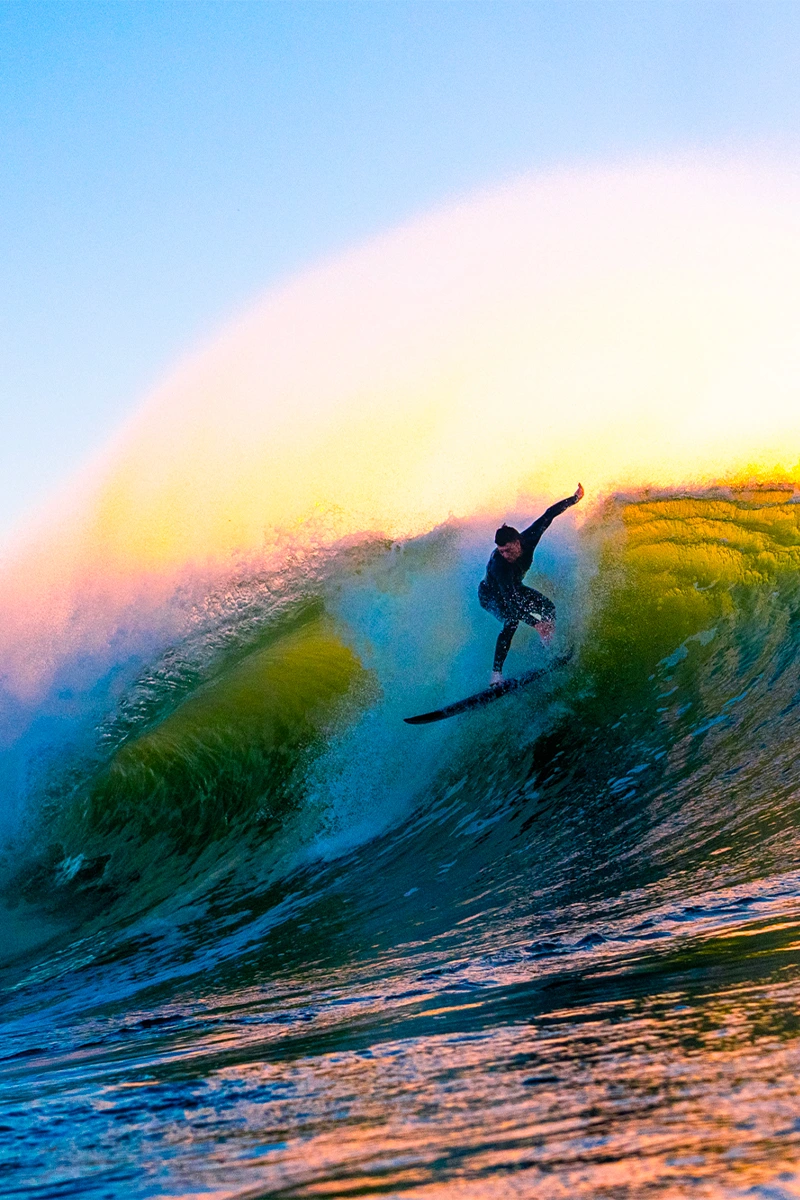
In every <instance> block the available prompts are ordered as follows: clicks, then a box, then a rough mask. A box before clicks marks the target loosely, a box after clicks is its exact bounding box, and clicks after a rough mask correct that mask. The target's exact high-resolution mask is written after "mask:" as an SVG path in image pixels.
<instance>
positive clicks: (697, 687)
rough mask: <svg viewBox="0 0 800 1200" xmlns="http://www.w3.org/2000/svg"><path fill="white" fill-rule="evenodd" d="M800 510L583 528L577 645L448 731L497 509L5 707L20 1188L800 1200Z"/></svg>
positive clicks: (210, 616) (15, 1143)
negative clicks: (430, 718)
mask: <svg viewBox="0 0 800 1200" xmlns="http://www.w3.org/2000/svg"><path fill="white" fill-rule="evenodd" d="M797 498H798V497H797V495H796V493H795V492H794V490H793V489H792V488H791V487H788V486H776V487H774V488H771V489H770V488H767V487H763V488H759V489H753V490H750V491H745V490H731V489H728V490H724V489H716V490H708V489H706V490H697V491H695V492H691V493H688V492H687V493H681V494H671V493H666V492H665V493H652V494H631V495H618V496H616V497H614V498H612V499H610V500H608V501H607V502H605V503H604V504H602V505H600V506H598V507H597V508H596V509H595V511H594V512H593V513H592V514H591V515H590V518H589V519H588V520H587V522H586V523H585V524H584V525H583V526H582V527H581V529H580V530H579V531H576V530H575V528H574V527H573V526H571V525H569V523H568V522H566V521H565V522H563V523H562V524H561V525H559V524H558V523H556V525H554V526H553V527H552V529H551V530H550V531H549V533H548V534H547V536H546V538H545V540H544V541H543V542H542V544H541V547H540V549H539V551H537V557H536V563H535V570H534V572H533V573H532V575H531V577H530V579H531V582H532V583H534V584H535V585H536V586H538V587H540V588H541V589H542V590H544V591H546V592H547V593H548V594H549V595H552V596H553V597H554V599H555V600H556V603H557V605H558V611H559V632H558V636H557V644H556V646H555V648H554V651H553V653H558V652H559V651H560V650H562V649H564V648H566V647H572V648H574V654H573V657H572V659H571V661H570V662H569V664H568V665H567V666H566V667H562V668H560V669H558V670H555V671H553V672H552V673H551V674H550V675H549V676H548V677H547V678H546V679H545V681H544V682H543V683H541V684H538V685H536V686H535V687H532V688H530V689H528V690H526V691H524V692H522V693H520V694H516V695H513V696H509V697H507V698H505V699H503V700H502V701H498V702H497V703H496V704H494V705H492V706H490V707H488V708H486V709H484V710H482V711H478V712H474V713H472V714H469V715H466V716H463V717H460V718H455V719H453V720H451V721H447V722H443V723H441V724H439V725H435V726H429V727H409V726H407V725H405V724H404V723H403V720H402V718H403V716H408V715H411V714H413V713H415V712H421V711H426V710H427V709H430V708H432V707H435V706H438V705H439V704H441V703H443V702H445V701H447V700H450V699H457V698H459V697H460V696H461V695H464V694H467V693H468V692H470V691H473V690H475V689H476V688H478V687H480V686H483V684H484V683H485V682H486V679H487V676H488V670H489V667H490V663H491V653H492V646H493V642H494V638H495V636H496V633H497V626H496V624H495V623H494V622H493V621H492V619H491V618H490V617H488V616H487V615H486V614H485V613H483V612H482V611H481V610H480V609H479V607H478V605H477V601H476V597H475V588H476V585H477V581H478V579H479V578H480V576H481V573H482V569H483V563H484V560H485V558H486V556H487V554H488V549H489V548H490V546H491V536H490V533H491V523H490V524H487V525H483V524H480V523H473V524H469V523H466V524H465V523H462V524H457V523H454V524H451V525H446V526H443V527H441V528H437V529H435V530H432V531H431V532H430V533H428V534H427V535H425V536H422V537H419V538H416V539H414V540H412V541H408V542H405V543H392V542H388V541H385V540H381V539H377V538H374V537H371V538H365V539H362V540H360V541H359V539H350V540H349V541H348V542H347V544H346V545H345V544H342V545H340V546H338V547H334V548H333V549H332V550H330V551H327V552H326V553H324V554H322V553H314V552H312V551H311V550H310V549H309V553H308V554H307V555H305V556H304V555H303V554H298V555H296V556H295V557H294V558H293V559H292V561H291V562H287V563H285V564H284V566H283V569H282V571H281V573H280V575H276V574H274V573H273V574H270V573H269V572H267V571H266V569H265V570H264V571H261V572H259V571H257V570H255V569H248V570H245V569H242V570H241V571H240V572H239V573H238V574H237V575H235V576H231V577H230V578H229V579H227V580H226V581H225V584H224V585H220V584H217V585H216V586H215V587H214V588H208V589H207V590H206V591H205V592H204V591H203V590H202V589H200V588H199V585H198V587H197V588H195V589H194V590H191V589H190V590H189V591H188V592H187V591H186V590H185V589H184V592H183V593H182V595H181V597H180V598H178V599H176V601H175V603H176V605H177V608H176V611H178V610H179V612H180V619H177V618H176V620H175V621H173V622H172V623H171V624H169V623H168V624H167V625H164V626H162V627H160V628H159V630H155V629H149V628H148V627H147V621H146V620H145V619H144V618H143V619H142V621H141V622H140V624H139V625H138V626H136V627H135V631H134V633H131V632H130V631H128V633H127V634H126V635H125V636H124V637H123V636H122V635H120V638H119V639H118V640H117V641H116V642H115V641H114V640H113V639H112V640H111V641H110V642H109V644H108V645H107V647H106V648H105V650H104V656H105V657H103V656H99V657H98V655H97V654H96V655H95V657H94V658H93V659H92V661H91V662H87V660H86V657H85V656H84V657H81V656H80V655H76V656H75V657H74V659H73V660H71V661H68V662H65V663H64V664H63V666H62V667H61V668H60V670H59V672H58V677H57V678H56V679H55V680H54V683H53V685H52V688H51V690H50V692H49V693H48V695H47V696H46V697H44V698H43V699H41V700H40V701H39V702H38V708H37V709H36V711H35V712H33V713H32V714H30V715H29V717H28V718H27V719H26V720H25V721H24V722H20V721H19V720H18V718H17V717H16V716H15V710H14V704H13V702H12V700H11V698H6V700H4V704H3V708H2V714H3V717H2V720H3V722H4V740H3V743H2V744H3V751H2V761H1V762H0V775H1V778H2V784H3V788H4V791H5V794H6V796H7V798H8V803H7V804H6V806H5V812H6V826H5V832H4V838H5V843H4V844H5V850H4V854H3V860H2V875H1V876H0V885H1V886H0V917H2V921H1V922H0V924H1V925H2V930H3V933H2V957H1V958H0V984H2V1009H1V1010H0V1015H1V1017H2V1042H0V1110H1V1111H0V1145H2V1155H1V1158H0V1194H2V1195H3V1196H4V1197H16V1196H20V1197H21V1196H25V1197H31V1198H33V1197H36V1198H41V1200H44V1198H45V1197H48V1198H49V1197H53V1198H55V1197H71V1196H76V1197H78V1196H79V1197H85V1198H91V1200H95V1198H96V1200H101V1198H103V1197H120V1196H125V1197H133V1198H137V1200H138V1198H141V1200H144V1198H146V1197H153V1198H155V1197H163V1198H166V1197H170V1198H173V1197H174V1198H177V1197H208V1198H209V1200H211V1198H213V1200H223V1197H226V1198H227V1197H242V1198H244V1197H252V1198H256V1197H267V1196H270V1197H286V1198H288V1197H298V1198H299V1197H312V1196H313V1197H371V1196H382V1197H400V1196H402V1197H406V1196H408V1197H411V1196H413V1197H419V1198H420V1200H423V1198H427V1197H438V1196H443V1197H448V1198H450V1197H452V1198H453V1200H462V1198H467V1197H469V1198H472V1197H487V1196H488V1197H512V1196H514V1197H517V1196H526V1197H527V1196H530V1197H537V1198H542V1200H550V1198H553V1200H555V1198H556V1197H558V1198H562V1197H563V1198H570V1200H574V1198H578V1197H609V1198H610V1197H614V1198H625V1200H627V1198H630V1200H640V1198H642V1197H650V1196H653V1197H659V1198H667V1197H669V1198H673V1197H674V1198H677V1197H692V1198H694V1197H697V1198H700V1197H725V1198H729V1197H730V1198H733V1197H737V1198H738V1197H764V1198H765V1200H766V1198H769V1200H779V1198H781V1200H782V1198H785V1197H797V1196H800V1083H798V1075H799V1073H800V836H799V834H798V815H797V814H798V806H797V788H798V784H797V780H798V775H799V767H800V764H798V755H799V754H800V750H799V749H798V738H797V718H798V705H799V704H800V573H799V572H798V566H800V505H799V504H797V503H796V500H797ZM128 616H129V617H130V614H128ZM134 625H135V622H134ZM165 630H168V634H169V636H167V633H165ZM176 631H177V632H176ZM548 653H549V652H548V651H545V650H544V648H543V647H541V646H540V645H539V644H538V641H537V638H536V635H535V634H533V633H532V632H531V631H528V630H524V629H523V630H520V632H519V634H518V635H517V638H516V640H515V642H514V646H513V648H512V651H511V655H510V657H509V661H508V668H509V671H514V672H516V671H518V670H522V669H525V668H526V667H528V666H531V665H536V664H543V663H545V662H546V661H547V654H548ZM101 660H102V661H101Z"/></svg>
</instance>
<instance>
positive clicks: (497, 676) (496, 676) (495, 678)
mask: <svg viewBox="0 0 800 1200" xmlns="http://www.w3.org/2000/svg"><path fill="white" fill-rule="evenodd" d="M502 682H503V672H502V671H492V673H491V675H490V676H489V687H494V685H495V684H496V683H502Z"/></svg>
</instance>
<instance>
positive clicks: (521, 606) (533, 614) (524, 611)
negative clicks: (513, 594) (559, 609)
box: [516, 587, 556, 625]
mask: <svg viewBox="0 0 800 1200" xmlns="http://www.w3.org/2000/svg"><path fill="white" fill-rule="evenodd" d="M520 593H521V595H520V598H519V603H518V605H517V612H516V616H517V618H518V620H520V621H524V622H525V624H526V625H538V624H539V622H540V621H555V619H556V606H555V604H553V601H552V600H551V599H550V598H549V596H544V595H543V594H542V593H541V592H537V591H536V589H535V588H529V587H521V588H520Z"/></svg>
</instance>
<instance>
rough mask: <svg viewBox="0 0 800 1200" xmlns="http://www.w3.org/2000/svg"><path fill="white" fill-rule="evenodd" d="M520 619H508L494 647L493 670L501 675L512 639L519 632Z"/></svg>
mask: <svg viewBox="0 0 800 1200" xmlns="http://www.w3.org/2000/svg"><path fill="white" fill-rule="evenodd" d="M518 625H519V621H506V623H505V625H504V626H503V628H502V629H501V630H500V632H499V634H498V635H497V644H496V645H495V648H494V663H493V665H492V670H493V671H494V673H495V674H496V675H501V674H502V672H503V663H504V662H505V661H506V655H507V654H508V651H509V649H510V647H511V639H512V638H513V636H514V634H515V633H516V632H517V626H518Z"/></svg>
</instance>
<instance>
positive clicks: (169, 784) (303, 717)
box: [82, 617, 367, 848]
mask: <svg viewBox="0 0 800 1200" xmlns="http://www.w3.org/2000/svg"><path fill="white" fill-rule="evenodd" d="M366 683H367V673H366V672H365V671H364V670H363V668H362V667H361V665H360V663H359V661H358V659H357V658H356V656H355V655H354V654H353V652H352V651H351V650H350V649H349V648H348V647H347V646H345V645H344V643H343V642H342V641H341V639H340V638H339V637H338V636H337V635H336V633H335V632H334V629H333V626H332V624H331V623H330V622H329V621H327V620H326V619H325V618H324V617H316V618H314V619H313V620H312V621H311V622H310V623H309V624H306V625H304V626H303V627H302V628H300V629H295V630H293V631H291V632H288V633H285V634H284V635H283V636H279V637H277V639H276V640H274V641H272V642H271V643H270V644H269V645H267V646H266V647H263V648H262V649H259V650H256V651H254V652H253V653H251V654H249V655H248V656H247V657H246V658H244V660H242V661H240V662H238V663H237V664H236V665H234V666H232V667H230V668H229V669H227V670H225V671H224V672H223V673H221V674H220V675H219V676H218V677H216V678H214V679H213V680H211V681H209V682H207V683H205V684H203V685H202V686H201V687H199V688H198V689H197V690H196V691H195V692H194V693H193V694H192V695H191V696H189V697H188V698H187V699H185V700H184V701H183V703H181V704H180V705H179V706H178V708H177V709H176V710H175V711H174V712H173V713H172V714H171V715H170V716H168V717H166V718H165V719H164V720H162V721H161V722H160V724H159V725H158V726H157V727H155V728H154V729H152V730H150V731H148V732H147V733H145V734H143V735H141V736H140V737H137V738H136V739H135V740H133V741H130V742H128V743H127V744H126V745H124V746H123V747H122V748H121V749H120V750H118V751H117V753H116V754H115V755H114V757H113V759H112V760H111V762H110V764H109V765H108V767H107V768H106V769H105V770H104V771H103V772H102V774H101V775H100V776H99V777H98V778H96V779H95V780H94V781H93V783H92V785H91V787H90V789H89V792H88V795H87V796H86V797H85V798H84V800H83V802H82V807H83V818H84V821H85V823H86V826H88V828H89V830H91V831H93V832H94V833H108V832H111V831H113V830H120V831H121V830H124V831H125V832H126V833H127V834H128V835H135V836H137V837H138V838H143V839H148V838H150V837H154V836H157V837H161V838H163V837H164V836H166V837H167V838H169V839H170V840H171V841H172V842H173V844H175V846H176V848H186V847H187V846H188V845H190V844H192V843H194V844H200V843H205V842H208V841H209V840H211V839H213V838H215V837H218V836H221V835H222V834H224V833H225V832H226V831H227V830H228V829H229V828H230V826H231V825H234V824H236V823H237V822H239V821H242V820H245V819H248V820H251V821H252V820H253V818H256V819H257V820H258V822H259V823H260V824H261V825H264V824H267V825H268V824H269V823H270V822H273V821H275V820H278V819H280V817H281V815H282V814H284V813H285V812H286V811H287V810H288V809H289V808H291V807H292V806H293V805H295V804H296V802H297V799H298V795H299V792H300V791H301V778H300V773H299V771H298V768H299V767H300V766H301V765H305V764H307V763H308V762H309V761H310V759H311V758H312V757H313V756H314V754H315V752H316V751H317V750H318V749H319V748H320V746H321V745H322V744H323V741H324V738H325V735H326V733H327V732H329V731H330V730H331V729H332V728H333V727H334V726H335V725H336V724H337V722H338V721H340V720H341V718H342V716H343V712H344V711H345V710H346V709H347V707H348V704H349V705H351V706H354V705H356V703H357V696H358V694H359V691H360V690H361V689H363V688H364V687H365V685H366Z"/></svg>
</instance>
